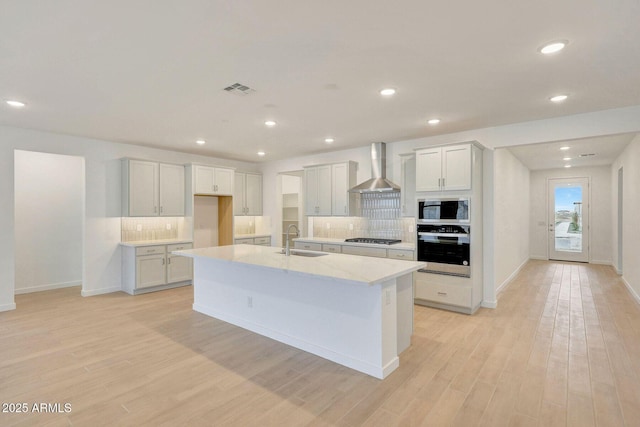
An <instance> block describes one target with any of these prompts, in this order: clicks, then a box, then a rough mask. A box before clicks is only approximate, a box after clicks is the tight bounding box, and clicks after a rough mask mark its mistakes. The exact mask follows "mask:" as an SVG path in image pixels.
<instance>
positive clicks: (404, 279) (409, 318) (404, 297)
mask: <svg viewBox="0 0 640 427" xmlns="http://www.w3.org/2000/svg"><path fill="white" fill-rule="evenodd" d="M396 300H397V310H398V315H397V319H398V346H397V351H398V354H401V353H402V352H403V351H405V350H406V349H407V348H409V346H410V345H411V335H413V273H409V274H405V275H404V276H400V277H398V278H397V279H396Z"/></svg>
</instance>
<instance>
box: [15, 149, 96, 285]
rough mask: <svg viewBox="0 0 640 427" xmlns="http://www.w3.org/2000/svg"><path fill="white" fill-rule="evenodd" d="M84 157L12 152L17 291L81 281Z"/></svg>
mask: <svg viewBox="0 0 640 427" xmlns="http://www.w3.org/2000/svg"><path fill="white" fill-rule="evenodd" d="M83 224H84V161H83V159H82V157H75V156H62V155H56V154H48V153H36V152H31V151H21V150H16V152H15V244H16V247H15V257H16V258H15V259H16V261H15V265H16V273H15V274H16V276H15V277H16V279H15V281H16V293H24V292H33V291H38V290H45V289H54V288H60V287H66V286H77V285H80V284H81V282H82V231H83Z"/></svg>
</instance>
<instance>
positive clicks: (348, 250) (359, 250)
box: [342, 245, 387, 258]
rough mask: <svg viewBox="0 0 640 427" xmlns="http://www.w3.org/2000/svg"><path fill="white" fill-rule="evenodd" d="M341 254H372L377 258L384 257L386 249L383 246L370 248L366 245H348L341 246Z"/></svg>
mask: <svg viewBox="0 0 640 427" xmlns="http://www.w3.org/2000/svg"><path fill="white" fill-rule="evenodd" d="M342 253H343V254H350V255H361V256H373V257H378V258H386V257H387V250H386V249H385V248H370V247H368V246H348V245H345V246H343V247H342Z"/></svg>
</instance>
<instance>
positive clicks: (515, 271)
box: [496, 258, 530, 298]
mask: <svg viewBox="0 0 640 427" xmlns="http://www.w3.org/2000/svg"><path fill="white" fill-rule="evenodd" d="M529 259H530V258H527V259H525V260H524V261H523V262H522V264H520V265H519V266H518V268H516V269H515V270H514V271H513V273H511V274H510V275H509V277H507V278H506V279H505V281H504V282H502V283H501V284H500V286H498V287H497V288H496V298H497V297H498V296H499V295H500V293H501V292H502V291H504V290H505V289H506V288H507V287H508V286H509V284H510V283H511V281H512V280H513V279H514V278H515V277H516V276H517V275H518V273H520V271H521V270H522V268H523V267H524V266H525V265H527V263H528V262H529Z"/></svg>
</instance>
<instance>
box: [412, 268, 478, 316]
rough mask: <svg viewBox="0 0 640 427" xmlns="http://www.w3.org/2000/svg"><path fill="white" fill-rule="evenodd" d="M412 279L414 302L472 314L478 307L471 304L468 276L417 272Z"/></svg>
mask: <svg viewBox="0 0 640 427" xmlns="http://www.w3.org/2000/svg"><path fill="white" fill-rule="evenodd" d="M413 280H414V298H415V302H416V304H420V305H426V306H429V307H436V308H445V309H448V310H452V311H457V312H460V313H465V314H472V313H473V312H475V311H476V309H477V308H478V307H477V306H474V304H473V286H472V282H471V279H469V278H466V277H457V276H447V275H442V274H431V273H422V272H417V273H414V275H413Z"/></svg>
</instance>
